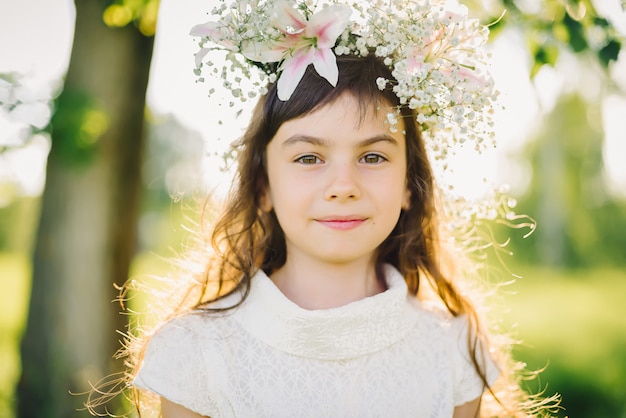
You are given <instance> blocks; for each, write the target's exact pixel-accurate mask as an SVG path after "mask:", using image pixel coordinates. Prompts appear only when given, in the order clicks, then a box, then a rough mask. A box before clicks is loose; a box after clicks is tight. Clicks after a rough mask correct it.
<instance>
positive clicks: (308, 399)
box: [134, 266, 498, 418]
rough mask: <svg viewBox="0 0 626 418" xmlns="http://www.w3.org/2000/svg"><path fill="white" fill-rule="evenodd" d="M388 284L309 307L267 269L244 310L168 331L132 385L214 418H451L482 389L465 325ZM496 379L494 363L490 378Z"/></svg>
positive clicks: (202, 315)
mask: <svg viewBox="0 0 626 418" xmlns="http://www.w3.org/2000/svg"><path fill="white" fill-rule="evenodd" d="M386 280H387V285H388V290H386V291H385V292H383V293H380V294H378V295H375V296H372V297H368V298H365V299H363V300H360V301H357V302H353V303H350V304H348V305H345V306H341V307H338V308H333V309H325V310H306V309H302V308H300V307H299V306H297V305H296V304H294V303H293V302H291V301H290V300H289V299H287V298H286V297H285V296H284V295H283V294H282V293H281V292H280V290H279V289H278V288H277V287H276V286H275V285H274V283H273V282H272V281H271V280H270V279H269V278H268V277H267V275H266V274H264V273H263V272H259V273H257V274H256V275H255V276H254V277H253V279H252V282H251V283H252V284H251V289H250V294H249V296H248V298H247V299H246V300H245V302H244V303H243V304H242V305H241V306H240V307H238V308H236V309H233V310H230V311H227V312H226V313H207V312H206V311H205V312H202V311H194V312H192V313H189V314H186V315H185V316H182V317H180V318H177V319H174V320H172V321H170V322H169V323H167V324H166V325H164V326H163V327H162V328H161V329H159V330H158V332H157V333H156V334H155V335H154V337H153V338H152V340H151V341H150V342H149V344H148V347H147V349H146V352H145V356H144V359H143V363H142V365H141V367H140V370H139V373H138V375H137V376H136V378H135V380H134V385H135V386H136V387H139V388H144V389H148V390H150V391H152V392H154V393H156V394H158V395H160V396H163V397H165V398H167V399H169V400H170V401H172V402H174V403H177V404H180V405H182V406H184V407H186V408H188V409H190V410H192V411H195V412H197V413H199V414H201V415H206V416H210V417H212V418H221V417H290V418H292V417H315V418H319V417H433V418H434V417H447V418H449V417H451V416H452V414H453V410H454V407H455V406H456V405H461V404H463V403H465V402H468V401H471V400H473V399H475V398H477V397H478V396H480V395H481V393H482V392H483V390H484V388H483V384H482V382H481V380H480V378H479V377H478V375H477V373H476V372H475V370H474V366H473V365H472V363H471V361H470V357H469V354H468V349H467V339H466V337H467V321H466V319H465V318H464V317H459V318H454V319H449V318H446V317H444V316H443V315H441V314H437V313H434V312H431V311H429V310H426V309H424V308H423V307H422V306H421V305H420V303H419V302H418V301H416V300H415V298H413V297H411V296H410V295H409V294H408V292H407V287H406V283H405V281H404V279H403V277H402V276H401V275H400V273H399V272H398V271H397V270H395V269H394V268H393V267H390V266H387V268H386ZM238 298H239V295H231V296H229V297H228V298H227V299H225V300H223V301H221V302H220V303H219V305H220V306H230V305H232V304H233V303H234V302H235V301H237V300H238ZM497 375H498V370H497V368H496V367H495V365H494V364H493V362H491V361H490V360H487V377H488V381H489V382H490V383H492V382H493V381H494V380H495V378H496V377H497Z"/></svg>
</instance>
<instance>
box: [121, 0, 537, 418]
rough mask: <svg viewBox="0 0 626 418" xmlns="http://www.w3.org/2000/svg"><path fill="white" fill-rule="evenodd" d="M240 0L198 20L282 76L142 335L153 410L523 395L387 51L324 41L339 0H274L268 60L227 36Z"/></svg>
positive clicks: (337, 17)
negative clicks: (200, 243)
mask: <svg viewBox="0 0 626 418" xmlns="http://www.w3.org/2000/svg"><path fill="white" fill-rule="evenodd" d="M243 3H246V4H245V5H244V8H243V9H242V8H240V9H238V10H237V9H235V8H233V9H227V8H224V9H222V12H223V11H224V10H230V12H228V13H231V14H230V15H228V16H230V17H228V19H231V20H228V19H227V20H224V21H222V22H220V23H219V24H217V25H215V24H209V25H208V26H205V27H204V28H203V30H206V33H208V35H207V36H209V38H210V39H211V40H212V41H214V42H219V43H221V45H223V46H226V48H227V49H229V51H230V52H233V51H235V52H237V53H242V51H243V53H244V56H246V58H247V59H248V60H249V61H250V62H253V63H254V64H255V65H262V66H263V68H264V69H265V70H266V71H269V72H270V73H271V74H275V75H276V74H277V75H278V81H276V82H272V83H271V84H270V85H269V87H268V91H267V92H266V94H264V95H263V96H262V97H261V98H260V100H259V102H258V104H257V106H256V108H255V109H254V113H253V116H252V120H251V123H250V125H249V127H248V129H247V131H246V132H245V133H244V135H243V137H242V139H241V140H240V142H239V143H238V144H237V145H238V146H237V159H238V172H237V176H236V180H235V185H234V188H233V189H232V192H231V195H230V198H229V200H228V202H227V203H226V206H225V208H224V210H223V214H222V216H221V217H220V218H219V219H218V221H217V222H216V224H215V226H214V231H213V234H212V248H213V250H214V251H215V253H214V254H213V255H212V256H210V257H208V258H207V260H206V268H205V269H204V273H203V274H202V275H201V277H200V278H199V280H198V281H197V287H198V288H199V289H200V290H197V292H198V293H196V295H197V296H198V301H197V302H196V303H195V305H194V306H192V307H191V308H182V307H181V309H178V311H177V312H176V315H175V316H173V317H172V318H171V319H170V320H169V321H167V322H166V323H165V324H164V325H162V326H161V327H159V328H158V330H157V331H156V333H154V335H153V336H151V338H149V340H147V343H145V344H144V343H141V344H139V345H138V347H139V350H137V352H139V353H141V354H140V355H137V356H131V359H130V360H131V365H135V372H134V373H133V384H134V386H135V387H136V388H139V389H146V390H147V391H149V392H152V393H155V394H157V395H158V396H159V397H160V400H161V412H162V416H163V417H164V418H168V417H213V418H217V417H257V416H258V417H280V416H285V417H293V416H301V417H313V416H315V417H320V416H323V417H349V416H354V417H357V416H358V417H363V416H366V417H369V416H371V417H382V416H390V417H454V418H463V417H477V416H483V415H487V414H492V415H494V416H496V415H497V416H526V414H527V413H529V414H530V413H531V412H532V411H533V410H534V411H536V410H537V408H536V404H535V405H533V403H532V402H529V398H528V396H526V395H525V394H524V393H523V392H522V391H520V390H519V388H518V386H517V383H516V378H515V375H514V373H512V372H511V366H510V364H509V363H510V362H509V361H508V360H507V356H506V350H505V347H501V346H500V345H496V344H495V343H493V342H491V341H490V339H489V338H488V337H487V334H486V327H485V326H484V325H483V324H482V321H481V319H480V316H479V314H478V313H477V309H476V308H475V307H474V305H473V303H472V301H470V299H469V296H468V295H467V294H466V293H465V292H464V291H463V290H462V289H463V288H462V287H461V286H460V285H459V282H460V278H459V277H457V276H452V275H451V274H452V272H453V270H452V269H449V268H447V267H446V264H445V262H444V260H445V257H444V254H443V252H444V251H443V250H444V245H443V243H442V240H441V239H440V237H439V231H440V229H441V224H440V217H439V215H438V213H437V207H438V204H437V198H436V196H437V187H436V185H435V180H434V178H433V172H432V169H431V165H430V162H429V157H428V155H427V151H426V146H425V142H424V139H423V137H422V136H423V134H422V133H421V129H424V126H425V125H424V124H423V123H419V122H420V117H419V116H418V115H419V114H421V115H424V114H425V113H426V112H425V108H424V107H419V106H411V105H407V100H405V95H404V94H403V93H402V91H401V90H399V89H398V88H397V87H398V86H401V85H402V83H403V79H402V78H401V77H399V76H398V74H401V73H399V72H398V71H397V70H398V65H396V64H394V65H390V60H389V59H387V58H388V57H385V56H384V54H380V53H376V52H372V53H367V54H366V53H364V52H363V50H361V52H359V53H354V50H352V53H342V54H337V50H338V49H339V47H340V46H341V45H342V44H343V45H357V43H358V40H357V41H355V42H352V41H351V40H350V36H351V35H350V34H349V35H346V36H343V38H341V40H340V41H337V44H336V42H335V41H336V38H337V37H338V36H339V35H340V34H342V33H347V32H345V31H346V30H347V31H348V32H350V31H351V29H345V28H346V27H347V25H348V23H347V20H348V16H349V15H350V14H349V13H348V9H346V8H344V7H337V6H330V7H328V8H326V9H323V10H322V11H321V12H319V13H317V14H313V13H308V12H307V13H305V16H304V17H302V16H300V15H298V13H297V10H296V9H294V5H293V4H291V3H286V2H276V3H277V9H274V11H273V13H274V15H271V14H270V16H273V17H272V19H273V20H272V22H279V23H277V24H276V26H277V27H278V29H279V30H278V31H277V32H274V33H275V36H276V38H275V39H274V41H275V42H274V43H272V44H271V48H274V50H278V51H279V52H280V53H281V54H282V55H280V58H279V60H280V61H281V62H282V64H281V67H275V66H274V67H272V66H271V65H270V66H268V65H267V63H268V62H270V63H271V62H272V58H270V56H271V55H272V54H269V53H268V51H266V50H262V49H261V50H260V49H258V45H259V44H262V42H260V41H258V40H256V41H255V43H253V44H246V43H245V41H241V42H240V43H239V44H238V45H237V46H233V45H235V44H234V43H233V42H232V38H228V39H227V31H226V29H229V28H230V29H232V17H233V16H239V17H240V18H241V19H242V20H241V21H242V22H243V24H244V25H246V24H250V20H249V19H252V18H249V17H245V18H244V17H243V16H246V13H245V12H250V9H249V7H250V5H249V4H248V3H249V2H243ZM267 3H272V2H267ZM259 4H261V3H259ZM259 4H256V3H255V5H256V6H259ZM298 4H300V3H298ZM300 5H301V7H304V6H302V4H300ZM239 7H241V5H240V6H239ZM246 7H247V9H246ZM407 7H408V6H407ZM233 10H234V12H233ZM219 12H220V11H219V10H218V13H219ZM237 12H239V13H240V15H237ZM282 12H284V13H283V14H282V15H281V13H282ZM388 12H389V11H388ZM232 13H234V14H232ZM258 14H259V15H262V12H261V11H259V13H258ZM248 15H249V13H248ZM285 15H286V16H287V18H286V19H287V20H288V23H289V24H288V25H281V24H280V22H281V19H282V22H284V21H285ZM245 19H248V20H245ZM455 19H456V17H455ZM390 21H392V19H390ZM272 24H274V23H272ZM320 28H323V29H320ZM196 32H197V30H196ZM237 33H239V32H237ZM264 33H265V32H264ZM350 33H351V32H350ZM362 36H363V35H362ZM428 36H429V38H428V39H431V40H432V42H438V41H436V39H437V37H440V34H435V35H434V36H433V35H428ZM312 37H313V38H315V39H314V42H312V41H311V39H312ZM442 39H443V38H442ZM257 41H258V42H257ZM280 42H283V44H279V43H280ZM350 42H352V44H351V43H350ZM442 42H443V41H442ZM285 43H288V44H285ZM335 44H336V45H335ZM277 45H278V46H277ZM285 45H286V46H285ZM441 45H443V43H441ZM441 45H440V47H441ZM251 47H253V49H254V50H251ZM333 47H335V50H334V51H333V50H332V48H333ZM371 47H372V45H369V48H371ZM440 47H437V48H440ZM346 48H348V49H347V50H345V51H343V52H349V51H350V50H349V47H346ZM423 48H424V49H428V48H431V52H432V51H434V49H433V48H434V46H433V45H430V44H429V45H424V46H423ZM204 52H206V51H203V52H202V55H203V54H204ZM270 52H271V51H270ZM274 52H275V51H274ZM275 61H277V60H275ZM310 63H312V64H314V65H313V66H310V65H309V64H310ZM396 63H397V61H396ZM422 64H424V63H422ZM416 65H417V64H416ZM418 67H419V66H417V67H415V68H414V69H413V70H414V71H416V72H417V71H420V68H422V67H419V68H418ZM404 68H405V70H407V69H406V67H404ZM413 70H412V71H413ZM457 70H458V68H457ZM407 71H408V70H407ZM270 78H271V81H274V80H275V79H274V78H273V77H271V75H270ZM468 91H469V90H468ZM411 94H415V92H413V93H411ZM433 97H434V96H433ZM432 100H434V99H432ZM432 100H431V102H432ZM432 103H434V102H432ZM432 103H431V104H432ZM418 108H421V109H422V110H423V113H418V112H417V111H416V109H418ZM432 109H433V108H431V110H432ZM441 114H442V113H441V112H440V113H438V115H441ZM421 120H422V121H423V118H422V119H421ZM496 380H497V381H498V384H496Z"/></svg>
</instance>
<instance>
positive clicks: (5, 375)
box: [0, 253, 31, 417]
mask: <svg viewBox="0 0 626 418" xmlns="http://www.w3.org/2000/svg"><path fill="white" fill-rule="evenodd" d="M30 274H31V273H30V263H29V259H28V257H27V256H26V255H24V254H11V253H9V254H6V253H0V289H1V291H0V335H1V336H2V338H0V370H2V372H1V373H0V417H11V416H13V410H14V404H15V400H14V387H15V384H16V383H17V379H18V378H19V374H20V362H19V341H20V338H21V335H22V331H23V328H24V325H25V322H26V315H27V306H28V297H29V293H30Z"/></svg>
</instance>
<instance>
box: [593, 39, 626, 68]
mask: <svg viewBox="0 0 626 418" xmlns="http://www.w3.org/2000/svg"><path fill="white" fill-rule="evenodd" d="M621 49H622V44H621V42H619V41H617V40H615V39H613V40H611V41H610V42H609V43H608V44H606V45H605V46H604V47H603V48H602V49H601V50H599V51H598V59H599V60H600V62H601V63H602V65H603V66H604V68H608V66H609V64H610V63H611V61H617V56H618V55H619V51H620V50H621Z"/></svg>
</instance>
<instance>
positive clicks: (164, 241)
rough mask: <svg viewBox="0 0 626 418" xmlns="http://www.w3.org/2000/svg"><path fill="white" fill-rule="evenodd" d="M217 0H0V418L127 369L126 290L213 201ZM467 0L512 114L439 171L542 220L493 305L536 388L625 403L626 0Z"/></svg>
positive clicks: (501, 271)
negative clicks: (199, 41)
mask: <svg viewBox="0 0 626 418" xmlns="http://www.w3.org/2000/svg"><path fill="white" fill-rule="evenodd" d="M214 3H216V2H215V1H210V0H202V1H200V0H184V1H175V0H161V2H160V4H159V2H158V1H156V0H102V1H87V0H82V1H77V2H72V1H69V0H22V1H20V2H16V1H13V0H0V289H1V290H0V417H7V418H11V417H39V418H41V417H44V418H45V417H70V416H88V413H87V412H85V411H77V409H80V408H81V407H82V404H83V402H84V401H85V397H84V396H72V395H70V393H75V394H76V393H81V392H85V391H88V390H89V385H88V383H87V382H91V383H96V382H97V381H98V380H99V379H100V378H102V377H103V376H105V375H107V374H108V373H112V372H116V371H120V370H121V365H120V364H119V361H116V360H114V359H113V358H112V354H113V353H114V352H115V351H116V350H117V349H118V348H119V340H120V339H121V338H122V337H121V336H120V335H119V334H118V333H116V332H115V329H119V330H125V329H126V326H127V320H128V318H127V316H126V315H121V314H120V313H119V311H120V306H119V304H117V303H112V302H111V301H113V300H115V299H116V298H117V293H118V290H117V289H116V287H117V286H119V285H121V284H123V283H124V282H125V281H126V279H127V278H128V277H136V276H141V275H145V274H156V275H159V274H166V273H167V271H168V269H169V268H170V267H169V265H168V263H166V262H165V261H164V257H169V256H171V255H174V253H175V252H176V251H178V250H180V249H181V245H182V244H183V243H184V242H185V239H186V237H187V232H186V230H185V229H184V228H183V227H182V225H184V224H187V223H188V222H187V221H186V218H187V217H190V218H192V219H193V217H194V216H195V212H194V210H195V209H196V208H195V205H196V201H197V199H196V198H197V197H198V196H205V195H210V196H212V199H213V200H214V201H215V202H219V199H220V198H221V197H223V196H224V193H225V191H226V190H227V188H228V181H229V180H228V178H229V175H228V170H226V169H225V161H224V154H225V152H226V150H227V149H228V144H229V141H230V140H232V139H234V138H236V137H237V136H238V135H239V133H240V132H241V129H242V128H243V127H245V122H246V114H245V112H244V114H243V115H241V116H240V117H238V115H236V114H232V111H229V108H228V106H224V107H220V106H215V103H214V102H211V101H209V100H208V99H207V95H208V91H209V89H210V88H216V89H217V90H218V91H219V88H220V86H219V85H217V86H215V85H212V84H211V83H210V82H209V81H207V82H205V83H198V82H197V76H195V75H194V74H193V71H192V70H193V54H194V53H195V52H196V48H197V45H196V43H195V41H194V40H193V39H192V38H190V37H189V36H188V32H189V29H190V28H191V27H192V26H193V25H195V24H197V23H202V22H204V21H205V20H207V19H208V17H207V12H208V11H210V9H211V8H212V7H213V5H214ZM462 3H464V4H466V5H467V6H468V8H469V9H470V14H472V15H473V16H476V17H477V18H479V19H480V20H481V21H482V22H483V23H485V24H489V23H492V22H496V23H493V25H492V27H491V29H492V34H491V38H490V44H489V48H490V50H491V51H492V52H493V60H494V63H493V72H494V77H495V78H496V84H497V87H498V89H499V90H500V91H501V92H502V96H501V99H502V100H501V102H502V105H503V107H502V108H501V109H498V112H497V124H496V127H495V129H496V138H497V141H498V146H497V148H496V149H493V150H488V151H486V152H483V153H482V154H480V155H477V154H475V153H474V152H473V151H472V150H465V149H459V150H457V154H456V156H454V157H451V165H452V166H453V167H454V171H453V172H452V173H451V174H447V175H446V176H445V178H443V179H442V181H446V182H448V183H451V184H453V185H454V187H455V193H458V194H460V195H462V196H464V197H466V198H468V199H477V200H480V199H481V197H482V196H484V194H485V193H487V191H488V190H490V188H491V187H492V186H494V185H501V184H508V185H509V186H510V194H511V195H512V196H513V197H514V198H515V200H516V201H517V206H516V208H515V209H516V211H517V212H518V213H522V214H527V215H529V216H531V217H532V218H534V219H535V220H536V222H537V228H536V231H535V232H534V233H533V234H531V235H530V236H528V237H525V235H526V233H527V232H528V230H506V231H504V230H501V229H498V227H497V226H496V227H494V228H495V230H496V232H497V234H498V235H500V234H504V236H505V237H506V236H510V239H511V240H510V243H509V244H508V246H506V247H505V251H496V252H494V253H496V254H495V255H499V256H500V257H502V258H504V264H505V265H506V266H507V268H503V267H502V264H501V263H496V264H497V269H496V270H495V271H497V272H498V273H495V274H494V276H496V277H495V279H494V280H497V281H499V282H502V283H505V282H511V281H513V279H515V280H514V282H513V283H511V284H509V285H507V286H505V287H504V292H503V293H504V296H503V303H502V309H498V310H497V311H496V313H495V314H497V315H498V316H501V317H502V318H503V323H504V324H505V326H506V327H510V328H511V329H512V330H513V331H514V333H515V334H516V335H517V336H518V337H519V338H520V339H521V340H522V341H523V343H522V344H520V345H519V346H518V347H517V348H516V352H515V354H516V356H517V358H519V359H521V360H522V361H524V362H526V363H527V364H528V366H529V368H530V369H533V370H538V369H543V368H545V371H544V372H543V373H541V374H540V376H539V378H538V379H535V380H534V381H530V382H529V383H528V385H529V388H530V389H531V390H533V391H537V390H545V393H546V394H553V393H555V392H558V393H560V394H562V396H563V406H564V407H565V408H566V410H565V411H561V412H560V413H559V414H558V416H561V417H565V416H569V417H593V418H597V417H607V418H608V417H611V418H615V417H626V52H625V48H624V38H625V36H626V11H625V7H626V4H625V3H624V2H623V1H621V0H594V1H592V0H545V1H536V0H471V1H463V2H462ZM505 11H506V12H505ZM503 13H504V14H503ZM500 17H501V18H500ZM218 94H219V92H218ZM229 112H230V113H229ZM221 120H226V121H232V123H221V122H220V121H221ZM504 239H505V238H503V240H504ZM509 252H512V253H514V256H509V255H508V253H509ZM492 258H494V259H495V258H497V257H494V256H493V255H492ZM119 408H122V409H123V408H124V407H123V406H120V407H119ZM120 410H121V409H120Z"/></svg>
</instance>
